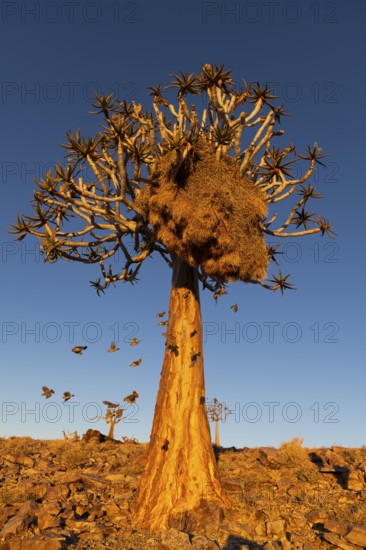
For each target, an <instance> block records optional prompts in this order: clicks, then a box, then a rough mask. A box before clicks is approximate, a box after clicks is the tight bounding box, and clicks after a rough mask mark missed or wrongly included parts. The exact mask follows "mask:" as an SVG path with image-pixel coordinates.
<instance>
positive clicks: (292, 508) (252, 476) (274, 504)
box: [0, 437, 366, 550]
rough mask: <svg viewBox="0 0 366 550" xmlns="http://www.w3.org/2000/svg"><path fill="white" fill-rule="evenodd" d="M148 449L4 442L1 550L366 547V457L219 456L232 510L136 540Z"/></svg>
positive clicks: (322, 453)
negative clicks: (136, 506) (133, 510)
mask: <svg viewBox="0 0 366 550" xmlns="http://www.w3.org/2000/svg"><path fill="white" fill-rule="evenodd" d="M146 449H147V444H141V443H134V442H132V441H128V440H127V441H125V442H124V443H121V442H114V441H105V442H100V441H99V440H98V438H91V439H90V441H73V440H52V441H40V440H32V439H30V438H16V437H13V438H9V439H0V550H54V549H55V550H56V549H64V548H76V549H78V550H81V549H84V548H85V549H89V548H94V549H99V548H100V549H102V548H113V549H123V550H130V549H131V550H145V549H158V550H176V549H182V550H185V549H192V550H194V549H202V550H204V549H205V550H218V549H221V550H234V549H242V550H243V549H247V550H248V549H252V550H254V549H264V550H277V549H278V550H280V549H289V550H290V549H303V550H312V549H317V548H321V549H331V548H335V549H336V548H341V549H344V550H360V549H361V548H365V547H366V482H365V472H366V447H362V448H357V449H349V448H343V447H332V448H321V449H304V448H303V447H302V446H301V440H298V439H295V440H293V441H291V442H288V443H284V444H282V445H281V447H280V448H279V449H274V448H259V449H249V448H244V449H235V448H232V449H220V452H218V453H217V457H218V464H219V469H220V472H221V477H222V480H223V483H224V485H225V487H226V489H227V491H228V492H229V493H230V495H231V498H232V501H233V503H234V508H233V510H232V511H231V512H230V513H228V514H227V516H226V517H224V516H223V515H222V513H220V511H218V510H217V509H216V508H212V507H210V506H206V507H203V508H202V509H200V510H198V511H196V512H195V513H193V514H190V515H189V516H186V517H182V518H181V520H180V524H175V525H172V528H171V529H170V530H169V531H168V532H167V533H164V534H163V535H158V534H154V533H151V532H149V531H143V530H135V529H134V528H133V525H132V524H131V518H130V505H131V502H132V501H133V498H134V493H135V491H136V489H137V486H138V482H139V478H140V475H141V472H142V470H143V467H144V456H145V453H146Z"/></svg>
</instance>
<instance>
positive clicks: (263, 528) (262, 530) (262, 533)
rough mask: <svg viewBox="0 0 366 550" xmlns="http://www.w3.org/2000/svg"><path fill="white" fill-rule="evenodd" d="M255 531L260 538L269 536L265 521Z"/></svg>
mask: <svg viewBox="0 0 366 550" xmlns="http://www.w3.org/2000/svg"><path fill="white" fill-rule="evenodd" d="M254 531H255V533H256V535H258V536H259V537H265V536H266V534H267V529H266V525H265V523H264V521H262V522H261V523H258V525H257V526H256V528H255V529H254Z"/></svg>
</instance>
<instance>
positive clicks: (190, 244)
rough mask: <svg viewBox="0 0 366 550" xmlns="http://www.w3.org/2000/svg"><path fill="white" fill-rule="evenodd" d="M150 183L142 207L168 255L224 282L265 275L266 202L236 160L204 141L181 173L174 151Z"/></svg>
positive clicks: (142, 196)
mask: <svg viewBox="0 0 366 550" xmlns="http://www.w3.org/2000/svg"><path fill="white" fill-rule="evenodd" d="M151 180H152V184H147V185H145V186H144V188H143V189H142V190H141V192H140V195H139V197H138V203H139V206H140V208H141V209H142V211H143V213H144V215H145V216H146V219H147V221H148V222H149V224H151V226H152V227H153V228H154V230H155V232H156V236H157V239H158V240H160V241H161V242H162V243H163V244H164V245H165V247H166V248H167V249H168V250H169V252H170V253H172V254H173V255H175V256H177V257H178V258H181V259H183V260H185V261H186V262H187V263H188V264H190V265H191V266H195V267H198V266H199V265H200V266H201V268H202V270H203V272H204V273H205V274H207V275H210V276H212V277H215V278H217V279H219V280H221V281H223V282H229V281H234V280H241V281H248V280H249V279H252V278H255V279H262V278H263V277H264V276H265V275H266V271H267V266H268V260H269V258H268V253H267V249H266V245H265V240H264V236H263V233H262V231H261V230H260V227H259V222H260V221H261V220H262V219H263V218H264V217H265V216H266V213H267V207H266V201H265V197H264V194H263V193H262V192H261V191H259V190H258V189H257V188H255V187H254V185H253V183H251V182H249V181H248V180H246V179H245V178H243V177H242V176H240V173H239V168H238V164H237V162H236V161H235V160H234V159H233V158H231V157H229V156H228V155H222V156H221V158H220V159H217V158H216V149H215V147H214V146H213V145H212V144H211V143H210V142H208V141H207V140H206V139H205V138H203V137H201V138H200V139H199V141H198V142H197V144H196V145H195V147H194V148H193V149H192V150H191V151H190V153H189V154H188V155H187V157H186V159H185V160H184V161H183V164H181V165H180V167H179V169H178V170H177V153H176V151H174V150H173V151H169V152H167V153H165V154H164V155H162V156H161V158H160V159H159V161H158V162H157V165H156V168H155V171H154V173H153V174H152V176H151Z"/></svg>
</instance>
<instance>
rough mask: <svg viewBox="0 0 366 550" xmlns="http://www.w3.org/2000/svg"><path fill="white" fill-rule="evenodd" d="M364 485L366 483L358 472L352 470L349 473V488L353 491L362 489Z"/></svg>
mask: <svg viewBox="0 0 366 550" xmlns="http://www.w3.org/2000/svg"><path fill="white" fill-rule="evenodd" d="M362 477H363V476H362ZM364 487H365V485H364V483H363V482H362V481H361V479H360V477H359V474H358V472H355V471H351V472H350V473H349V474H348V479H347V489H350V490H351V491H362V489H364Z"/></svg>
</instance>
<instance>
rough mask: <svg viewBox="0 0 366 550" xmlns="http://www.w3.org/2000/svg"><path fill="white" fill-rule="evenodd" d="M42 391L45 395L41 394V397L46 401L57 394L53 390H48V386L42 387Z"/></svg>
mask: <svg viewBox="0 0 366 550" xmlns="http://www.w3.org/2000/svg"><path fill="white" fill-rule="evenodd" d="M42 391H43V393H41V395H42V396H43V397H45V398H46V399H48V398H49V397H51V396H52V395H53V394H54V393H55V392H54V391H53V390H50V389H49V388H47V386H42Z"/></svg>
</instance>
